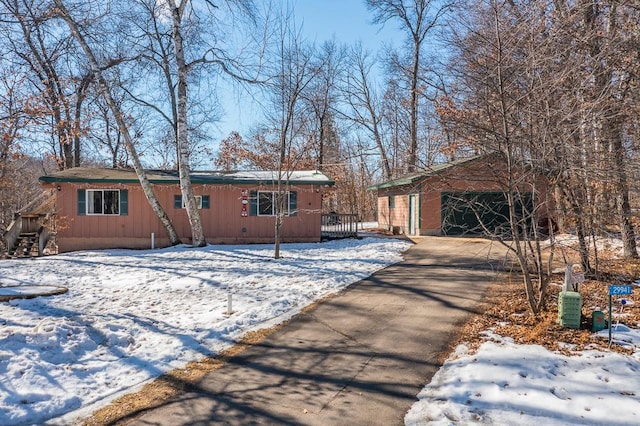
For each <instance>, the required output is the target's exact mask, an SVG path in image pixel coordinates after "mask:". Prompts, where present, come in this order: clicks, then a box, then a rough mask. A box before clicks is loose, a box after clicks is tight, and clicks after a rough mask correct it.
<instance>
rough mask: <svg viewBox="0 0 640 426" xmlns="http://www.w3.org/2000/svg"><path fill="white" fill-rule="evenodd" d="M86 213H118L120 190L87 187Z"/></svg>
mask: <svg viewBox="0 0 640 426" xmlns="http://www.w3.org/2000/svg"><path fill="white" fill-rule="evenodd" d="M87 214H88V215H89V214H96V215H98V214H100V215H119V214H120V191H119V190H117V189H87Z"/></svg>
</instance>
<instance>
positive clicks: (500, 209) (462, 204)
mask: <svg viewBox="0 0 640 426" xmlns="http://www.w3.org/2000/svg"><path fill="white" fill-rule="evenodd" d="M522 198H523V199H522V200H521V201H520V202H518V203H517V204H516V215H517V216H518V220H519V221H521V222H522V224H529V223H530V220H528V219H527V218H525V216H527V214H526V213H525V214H523V205H524V206H525V207H526V209H524V211H525V212H531V211H532V207H533V201H532V198H531V194H524V196H523V197H522ZM441 202H442V204H441V206H442V225H441V226H442V233H443V234H444V235H499V236H502V237H504V236H506V234H508V233H509V230H510V226H509V206H508V204H507V199H506V196H505V194H504V193H502V192H443V193H442V199H441ZM485 228H486V230H485Z"/></svg>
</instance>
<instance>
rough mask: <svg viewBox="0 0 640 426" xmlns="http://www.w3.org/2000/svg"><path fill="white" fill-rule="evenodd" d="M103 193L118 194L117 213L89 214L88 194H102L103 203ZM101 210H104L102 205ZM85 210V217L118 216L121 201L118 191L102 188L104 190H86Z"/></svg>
mask: <svg viewBox="0 0 640 426" xmlns="http://www.w3.org/2000/svg"><path fill="white" fill-rule="evenodd" d="M105 191H115V192H117V193H118V213H104V212H103V213H91V212H90V211H89V206H90V203H89V200H90V199H91V197H90V196H89V193H91V192H102V200H103V203H104V192H105ZM103 208H104V204H103ZM85 210H86V214H87V216H120V211H121V210H122V199H121V196H120V190H119V189H115V188H104V189H87V190H86V193H85Z"/></svg>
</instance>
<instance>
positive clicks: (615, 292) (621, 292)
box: [609, 284, 631, 347]
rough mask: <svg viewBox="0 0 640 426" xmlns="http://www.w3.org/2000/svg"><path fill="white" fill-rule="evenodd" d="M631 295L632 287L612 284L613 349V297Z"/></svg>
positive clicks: (610, 312) (610, 320)
mask: <svg viewBox="0 0 640 426" xmlns="http://www.w3.org/2000/svg"><path fill="white" fill-rule="evenodd" d="M627 294H631V285H618V284H611V285H610V286H609V347H611V324H612V323H613V308H612V304H611V297H612V296H626V295H627Z"/></svg>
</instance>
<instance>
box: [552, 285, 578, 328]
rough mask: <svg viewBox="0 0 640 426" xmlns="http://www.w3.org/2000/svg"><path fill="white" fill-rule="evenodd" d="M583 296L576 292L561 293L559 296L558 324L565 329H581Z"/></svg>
mask: <svg viewBox="0 0 640 426" xmlns="http://www.w3.org/2000/svg"><path fill="white" fill-rule="evenodd" d="M581 315H582V295H581V294H580V293H578V292H575V291H561V292H560V295H559V296H558V323H560V325H561V326H563V327H570V328H580V317H581Z"/></svg>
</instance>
